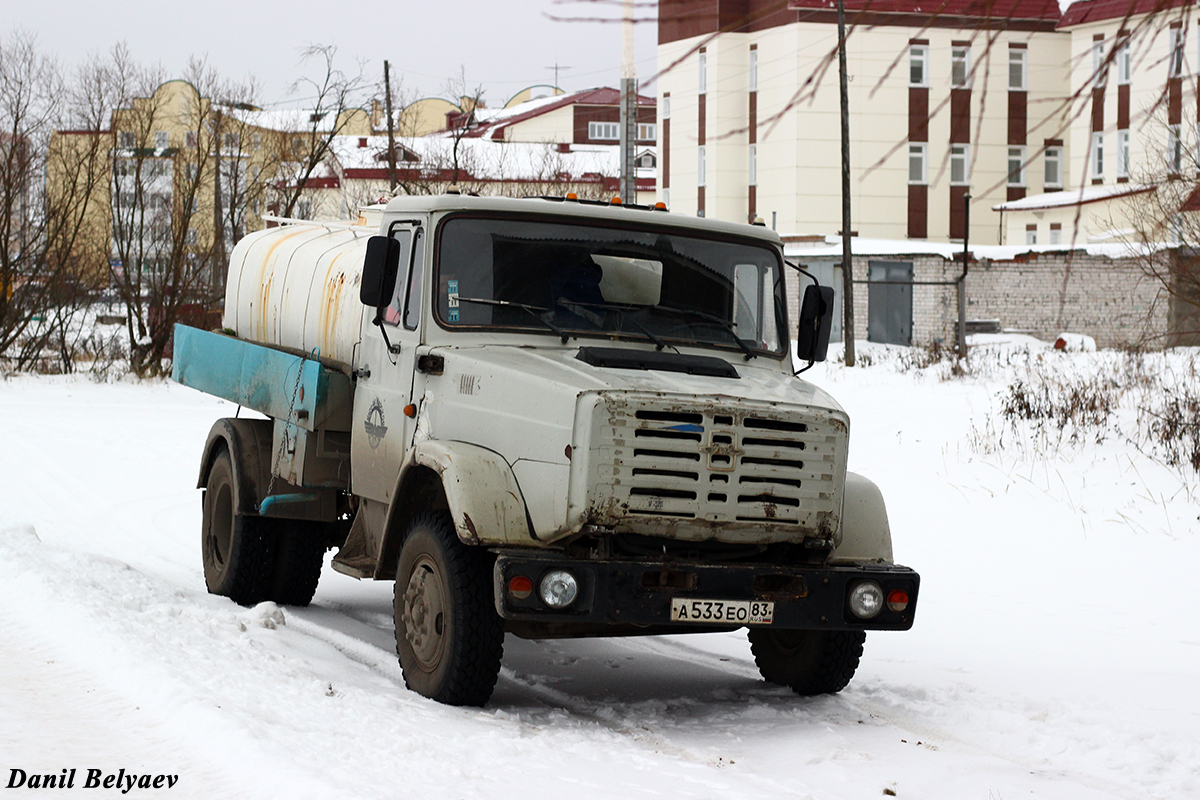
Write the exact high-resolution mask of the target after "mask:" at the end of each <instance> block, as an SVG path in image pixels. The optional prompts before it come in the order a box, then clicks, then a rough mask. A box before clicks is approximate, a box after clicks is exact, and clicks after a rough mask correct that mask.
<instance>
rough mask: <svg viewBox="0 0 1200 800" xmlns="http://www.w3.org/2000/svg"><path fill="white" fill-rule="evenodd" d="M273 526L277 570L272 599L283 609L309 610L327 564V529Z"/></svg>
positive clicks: (286, 523)
mask: <svg viewBox="0 0 1200 800" xmlns="http://www.w3.org/2000/svg"><path fill="white" fill-rule="evenodd" d="M264 521H265V520H264ZM270 526H271V527H272V528H273V529H274V532H275V570H274V572H273V574H272V575H271V588H270V592H269V598H270V599H271V600H274V601H275V602H276V603H279V604H280V605H285V606H306V605H308V604H309V603H311V602H312V599H313V595H314V594H316V592H317V584H318V583H319V582H320V580H321V567H322V566H324V564H325V550H326V547H325V540H326V533H325V525H324V524H322V523H320V522H301V521H292V520H270Z"/></svg>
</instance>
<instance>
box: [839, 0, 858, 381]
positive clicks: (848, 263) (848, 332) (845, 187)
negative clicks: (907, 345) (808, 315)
mask: <svg viewBox="0 0 1200 800" xmlns="http://www.w3.org/2000/svg"><path fill="white" fill-rule="evenodd" d="M837 19H838V83H839V86H840V89H841V97H842V342H843V343H844V344H845V346H846V350H845V353H846V366H847V367H853V366H854V261H853V259H852V255H853V252H852V248H851V246H850V91H849V88H848V87H847V77H846V5H845V0H838V4H837Z"/></svg>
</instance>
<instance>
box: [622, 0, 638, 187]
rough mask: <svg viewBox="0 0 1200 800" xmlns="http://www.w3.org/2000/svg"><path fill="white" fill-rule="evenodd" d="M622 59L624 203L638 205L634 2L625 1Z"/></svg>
mask: <svg viewBox="0 0 1200 800" xmlns="http://www.w3.org/2000/svg"><path fill="white" fill-rule="evenodd" d="M623 15H624V22H623V23H622V34H623V36H622V48H621V49H622V58H621V116H620V120H621V183H620V191H621V202H622V203H636V202H637V163H636V157H637V153H636V150H637V128H638V123H637V112H638V108H637V68H636V67H635V66H634V60H633V0H623Z"/></svg>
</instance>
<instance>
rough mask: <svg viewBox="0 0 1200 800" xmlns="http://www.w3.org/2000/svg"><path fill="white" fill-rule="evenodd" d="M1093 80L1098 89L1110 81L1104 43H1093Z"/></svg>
mask: <svg viewBox="0 0 1200 800" xmlns="http://www.w3.org/2000/svg"><path fill="white" fill-rule="evenodd" d="M1092 80H1093V81H1095V85H1096V86H1097V87H1100V86H1103V85H1104V84H1105V82H1106V81H1107V80H1108V64H1106V63H1105V61H1104V41H1103V40H1101V41H1098V42H1092Z"/></svg>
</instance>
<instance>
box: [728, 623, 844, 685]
mask: <svg viewBox="0 0 1200 800" xmlns="http://www.w3.org/2000/svg"><path fill="white" fill-rule="evenodd" d="M749 637H750V650H751V652H753V653H754V663H755V664H757V665H758V671H759V673H761V674H762V676H763V678H765V679H766V680H768V681H770V682H771V683H778V684H780V685H781V686H790V687H791V688H792V690H793V691H794V692H796V694H800V695H806V696H808V695H817V694H833V693H834V692H840V691H841V690H842V689H845V688H846V684H848V683H850V679H851V678H853V677H854V671H855V670H856V669H858V660H859V658H861V657H862V652H863V642H865V641H866V639H867V634H866V633H864V632H863V631H788V630H780V631H773V630H765V629H763V628H751V629H750V632H749Z"/></svg>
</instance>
